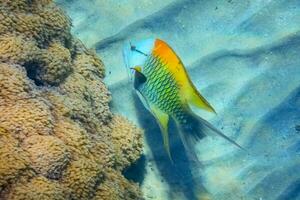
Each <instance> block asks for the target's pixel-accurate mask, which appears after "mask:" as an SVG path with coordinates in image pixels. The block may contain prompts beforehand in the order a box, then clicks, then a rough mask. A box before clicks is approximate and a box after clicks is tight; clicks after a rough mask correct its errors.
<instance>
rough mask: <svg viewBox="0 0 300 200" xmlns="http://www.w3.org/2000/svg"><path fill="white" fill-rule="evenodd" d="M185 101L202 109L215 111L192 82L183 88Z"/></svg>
mask: <svg viewBox="0 0 300 200" xmlns="http://www.w3.org/2000/svg"><path fill="white" fill-rule="evenodd" d="M184 91H185V97H186V100H187V103H189V104H192V105H194V106H196V107H198V108H201V109H204V110H206V111H208V112H213V113H216V111H215V109H214V108H213V107H212V106H211V105H210V104H209V103H208V101H207V100H206V99H205V98H204V97H203V96H202V95H201V94H200V93H199V92H198V90H197V89H196V88H195V86H194V85H193V83H191V82H190V84H189V86H188V87H187V88H186V89H185V90H184Z"/></svg>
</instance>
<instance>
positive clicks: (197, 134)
mask: <svg viewBox="0 0 300 200" xmlns="http://www.w3.org/2000/svg"><path fill="white" fill-rule="evenodd" d="M176 122H177V126H178V127H179V134H180V138H181V140H182V143H183V145H184V147H185V149H186V151H187V153H188V154H189V156H191V158H192V159H193V160H194V159H195V158H197V157H196V153H195V151H194V150H193V146H194V145H195V143H196V142H197V141H199V140H201V139H202V138H204V137H205V136H206V135H211V133H214V134H217V135H219V136H221V137H222V138H224V139H225V140H227V141H228V142H230V143H232V144H233V145H235V146H237V147H238V148H240V149H243V150H245V149H244V148H243V147H241V146H240V145H239V144H238V143H236V142H235V141H234V140H232V139H231V138H229V137H228V136H226V135H225V134H223V133H222V132H221V131H219V130H218V129H216V128H215V127H214V126H213V125H212V124H210V123H209V122H207V121H206V120H204V119H202V118H201V117H199V116H197V115H196V114H194V113H193V112H192V111H191V109H190V108H189V107H187V108H186V109H185V112H184V113H183V114H182V116H180V117H179V119H177V120H176Z"/></svg>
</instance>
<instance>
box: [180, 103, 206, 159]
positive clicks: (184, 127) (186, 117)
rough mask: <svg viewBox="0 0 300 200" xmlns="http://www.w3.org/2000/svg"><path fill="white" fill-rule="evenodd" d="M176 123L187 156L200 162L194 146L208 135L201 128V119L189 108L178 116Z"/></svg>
mask: <svg viewBox="0 0 300 200" xmlns="http://www.w3.org/2000/svg"><path fill="white" fill-rule="evenodd" d="M175 121H176V124H177V127H178V129H179V131H178V132H179V136H180V139H181V141H182V144H183V146H184V148H185V150H186V153H187V156H188V157H189V159H190V160H191V161H195V162H196V163H200V162H199V160H198V157H197V154H196V152H195V149H194V146H195V144H196V142H198V141H200V140H201V139H202V138H204V137H205V136H206V135H205V134H204V133H203V132H202V131H201V129H199V125H200V124H199V120H198V119H197V117H196V116H195V115H194V114H193V113H192V111H191V110H190V109H189V108H188V109H186V110H185V111H184V112H183V113H181V114H180V116H177V117H176V119H175Z"/></svg>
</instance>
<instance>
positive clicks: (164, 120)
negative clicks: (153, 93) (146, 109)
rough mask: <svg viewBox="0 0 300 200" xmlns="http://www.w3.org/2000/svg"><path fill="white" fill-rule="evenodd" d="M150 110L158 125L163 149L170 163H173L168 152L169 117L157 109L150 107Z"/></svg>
mask: <svg viewBox="0 0 300 200" xmlns="http://www.w3.org/2000/svg"><path fill="white" fill-rule="evenodd" d="M150 109H151V111H152V113H153V115H154V117H155V119H156V121H157V123H158V124H159V127H160V130H161V134H162V137H163V143H164V148H165V150H166V152H167V154H168V156H169V158H170V160H171V162H173V160H172V156H171V152H170V144H169V133H168V124H169V115H168V114H166V113H164V112H163V111H161V110H160V109H159V108H157V107H155V106H150Z"/></svg>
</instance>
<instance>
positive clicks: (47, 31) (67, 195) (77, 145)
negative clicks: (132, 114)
mask: <svg viewBox="0 0 300 200" xmlns="http://www.w3.org/2000/svg"><path fill="white" fill-rule="evenodd" d="M0 10H1V12H0V19H1V21H0V199H101V200H102V199H103V200H106V199H107V200H108V199H109V200H111V199H113V200H118V199H143V198H142V195H141V192H140V190H139V187H138V185H137V184H135V183H133V182H131V181H128V180H127V179H125V178H124V176H123V175H122V172H121V171H122V170H124V169H125V168H126V167H128V166H130V164H131V163H133V162H135V161H136V160H137V159H138V158H139V156H140V154H141V151H142V132H141V130H140V129H138V128H137V127H136V126H134V125H133V124H131V123H130V122H128V121H127V120H126V119H125V118H123V117H121V116H117V115H114V114H112V113H111V112H110V109H109V105H108V103H109V101H110V93H109V91H108V90H107V88H106V86H105V85H104V83H103V78H104V65H103V63H102V62H101V61H100V60H99V59H98V58H97V56H96V54H95V52H93V51H92V50H89V49H86V48H85V47H84V45H83V44H82V43H81V42H80V41H79V40H77V39H76V38H74V37H72V35H71V34H70V27H71V23H70V20H69V19H68V17H67V16H65V14H64V12H62V10H61V9H59V8H58V7H57V6H55V4H54V3H53V2H52V1H50V0H43V1H37V0H32V1H27V0H18V1H7V0H1V1H0Z"/></svg>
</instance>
